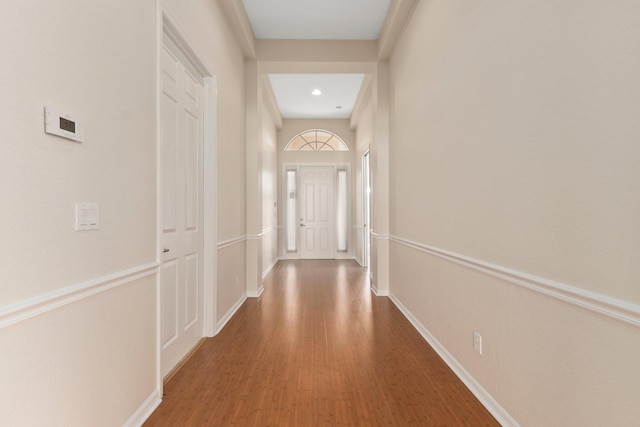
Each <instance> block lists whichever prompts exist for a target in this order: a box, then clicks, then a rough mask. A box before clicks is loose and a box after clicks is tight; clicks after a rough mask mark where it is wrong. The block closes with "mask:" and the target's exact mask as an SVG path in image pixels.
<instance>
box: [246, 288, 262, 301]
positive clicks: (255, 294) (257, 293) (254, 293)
mask: <svg viewBox="0 0 640 427" xmlns="http://www.w3.org/2000/svg"><path fill="white" fill-rule="evenodd" d="M263 292H264V286H262V285H260V289H258V290H257V291H251V292H247V298H259V297H260V295H262V293H263Z"/></svg>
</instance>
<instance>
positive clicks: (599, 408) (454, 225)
mask: <svg viewBox="0 0 640 427" xmlns="http://www.w3.org/2000/svg"><path fill="white" fill-rule="evenodd" d="M639 17H640V4H639V3H637V2H633V1H621V2H614V3H611V2H604V1H599V2H588V3H585V2H581V1H565V2H553V3H539V2H537V3H534V2H507V1H497V2H492V3H490V4H489V3H486V2H485V3H482V4H479V3H478V4H476V3H473V2H471V3H470V2H462V1H448V2H445V1H429V2H425V1H423V2H419V3H418V6H417V8H416V11H415V13H414V16H413V18H412V21H411V23H410V25H409V27H408V28H407V30H406V32H405V33H404V35H403V37H402V39H401V41H400V43H399V44H398V45H397V46H396V49H395V51H394V52H393V54H392V57H391V129H392V132H391V141H392V143H391V153H390V156H391V157H390V158H391V162H392V163H391V183H392V187H391V194H392V197H391V198H392V200H393V204H392V205H391V216H390V218H391V230H390V232H391V240H392V242H391V280H390V282H391V285H390V291H391V294H392V296H393V298H395V299H396V300H397V301H398V302H399V304H400V305H401V306H403V307H404V308H405V310H406V311H407V312H409V313H410V314H411V315H412V316H413V318H414V320H415V321H417V323H418V325H419V326H421V327H422V328H423V333H430V334H431V335H432V336H433V338H434V339H436V340H437V341H439V343H440V344H441V345H442V346H443V347H444V348H445V349H446V351H448V353H449V354H450V355H451V356H452V357H453V358H454V359H455V360H457V361H458V362H459V363H460V365H461V367H462V368H463V369H464V370H466V372H467V373H468V374H469V375H470V376H471V377H472V378H474V379H475V380H476V381H477V382H478V383H479V384H480V386H481V387H482V388H483V389H484V390H486V391H487V392H488V393H489V394H490V395H491V396H493V398H495V399H496V400H497V402H498V403H499V404H500V405H501V406H502V407H503V408H504V409H505V410H506V412H508V414H510V415H511V416H512V417H513V418H514V419H515V420H517V422H519V423H520V424H521V425H531V426H534V425H544V426H587V425H589V426H599V425H618V426H622V425H628V426H631V425H635V424H637V420H638V419H639V418H640V406H638V404H637V397H638V392H637V390H638V388H637V384H638V383H640V370H639V369H638V368H637V361H636V360H635V359H637V355H638V354H640V330H639V329H638V325H639V323H638V321H637V320H635V321H632V322H631V324H628V323H625V322H621V321H619V320H614V319H613V318H612V316H611V313H613V317H615V314H616V313H618V314H620V313H625V310H626V309H625V308H624V307H628V308H630V310H631V312H633V313H636V314H634V315H632V317H633V316H635V317H634V318H635V319H637V318H638V316H637V313H638V312H639V310H638V307H639V305H638V304H639V303H640V292H639V289H640V288H638V283H637V282H638V277H640V263H638V262H637V260H638V259H640V222H639V221H638V220H637V219H638V218H640V191H638V190H639V189H640V188H639V187H638V183H639V182H640V167H639V164H638V159H640V144H638V141H637V136H638V135H640V121H638V120H637V116H638V114H639V113H640V101H639V100H640V96H639V95H640V93H638V89H637V88H638V87H639V86H638V82H637V70H638V69H640V55H638V46H639V42H640V38H639V37H638V33H637V31H636V29H637V28H638V26H639V25H640V18H639ZM444 259H446V261H445V260H444ZM470 267H471V268H470ZM500 275H502V276H501V277H502V279H499V278H498V277H496V276H500ZM545 286H547V288H545ZM531 289H533V291H532V290H531ZM544 289H548V290H549V293H550V294H552V295H555V298H554V297H552V296H549V295H545V294H543V292H544V291H543V290H544ZM535 290H538V291H540V292H535ZM563 292H564V293H563ZM589 292H593V293H591V294H590V293H589ZM571 298H573V299H574V300H575V301H578V300H579V301H585V300H589V301H590V303H589V304H591V305H592V306H593V305H594V304H595V306H597V307H601V306H607V307H609V306H608V305H607V304H608V303H609V302H611V303H612V304H613V306H614V308H612V309H611V310H609V313H610V315H602V314H598V313H596V312H595V311H597V310H595V311H594V310H587V309H585V308H583V307H582V306H581V305H580V304H570V303H569V302H567V301H566V300H568V299H571ZM581 298H584V299H581ZM612 298H613V299H612ZM593 301H595V303H593V304H592V303H591V302H593ZM605 311H606V310H605ZM474 331H478V332H480V333H481V334H482V335H483V338H484V354H483V355H482V356H480V355H478V354H477V353H475V352H474V351H473V347H472V334H473V332H474Z"/></svg>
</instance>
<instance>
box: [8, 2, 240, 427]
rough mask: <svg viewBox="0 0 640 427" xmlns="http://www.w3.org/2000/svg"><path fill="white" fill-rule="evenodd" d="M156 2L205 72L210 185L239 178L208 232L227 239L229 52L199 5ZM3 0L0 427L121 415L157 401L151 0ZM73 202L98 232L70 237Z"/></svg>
mask: <svg viewBox="0 0 640 427" xmlns="http://www.w3.org/2000/svg"><path fill="white" fill-rule="evenodd" d="M165 3H166V4H167V5H168V9H169V10H170V12H171V14H172V15H173V17H174V18H175V20H176V22H177V23H178V24H179V26H180V27H181V29H183V30H184V33H185V35H186V36H187V38H188V39H189V41H190V42H191V43H192V44H193V45H194V47H195V48H196V50H197V51H198V52H199V53H200V54H201V55H202V57H203V58H202V59H203V60H204V61H205V62H207V64H209V65H211V66H212V68H213V69H214V71H215V73H216V76H217V79H218V103H219V104H220V105H224V106H225V108H220V109H218V118H217V119H218V120H217V121H218V132H217V141H218V179H219V182H234V183H238V184H239V185H238V186H237V187H236V188H229V187H225V186H219V188H218V202H217V203H218V206H220V208H219V209H218V236H219V239H220V240H221V241H224V240H228V239H231V238H234V237H236V236H243V235H244V234H245V229H244V145H243V140H244V102H243V84H244V82H243V58H242V55H241V53H240V52H239V49H238V47H237V45H236V43H235V41H234V39H233V37H232V35H231V33H230V32H229V31H228V29H227V28H226V27H225V23H224V20H223V19H222V16H221V14H220V12H219V11H218V9H217V6H216V5H215V2H211V1H205V0H199V1H193V2H187V3H183V2H178V1H175V0H167V1H166V2H165ZM4 6H5V9H6V10H4V11H3V13H2V15H1V16H0V24H1V25H2V27H3V37H2V38H0V47H1V48H2V51H3V52H5V54H6V58H5V60H4V61H2V64H1V65H0V82H2V83H1V84H2V89H1V91H0V92H1V93H2V103H0V129H1V130H2V132H3V137H2V139H1V140H0V145H1V146H2V156H0V181H1V182H2V183H3V184H2V186H1V187H0V198H1V199H2V205H3V208H2V209H0V224H2V225H0V227H2V230H1V232H0V235H1V236H2V238H1V239H0V240H1V244H0V256H2V262H1V263H0V278H1V279H0V280H1V282H2V286H0V383H2V384H3V387H2V391H0V401H1V402H2V403H0V424H2V425H66V426H74V425H78V426H86V425H96V426H98V425H123V424H125V423H127V422H131V423H134V424H135V423H137V422H139V421H141V420H142V419H143V418H144V415H145V412H146V411H148V410H150V409H152V408H153V405H154V404H155V403H156V402H157V401H158V399H159V398H160V397H161V396H160V395H159V394H158V392H159V389H158V386H159V384H158V383H157V366H156V361H157V358H156V357H157V354H156V349H157V347H156V267H155V265H156V259H157V254H156V220H155V219H156V197H155V195H156V179H155V178H156V161H155V159H156V117H155V114H156V40H155V38H156V28H157V27H156V24H157V23H156V18H157V15H156V2H154V1H151V0H147V1H142V2H127V1H120V0H116V1H115V3H114V2H111V3H108V4H107V3H104V2H97V1H93V0H89V1H87V2H83V3H82V4H76V3H74V4H71V3H70V2H65V1H63V2H44V3H43V2H38V3H37V4H35V3H29V2H26V3H25V2H16V1H12V0H10V1H9V3H7V4H5V5H4ZM44 106H49V107H51V108H54V109H58V110H60V111H62V112H68V113H72V114H74V115H75V116H76V117H77V118H79V119H80V120H82V122H83V124H84V127H85V137H86V140H85V142H83V143H81V144H79V143H75V142H71V141H67V140H64V139H61V138H57V137H54V136H50V135H47V134H45V133H44V132H43V110H42V108H43V107H44ZM75 202H97V203H98V204H99V207H100V230H97V231H91V232H75V231H74V203H75ZM241 246H242V245H241ZM224 250H225V249H222V250H221V251H222V252H224ZM228 258H229V259H225V258H224V254H223V255H222V256H221V259H223V260H224V261H225V262H224V263H221V264H220V268H219V269H218V277H219V280H218V281H219V284H218V294H219V295H218V310H217V312H218V317H219V318H220V317H221V316H223V315H224V314H225V312H226V311H225V310H228V309H229V308H231V307H232V306H233V304H234V303H235V302H236V301H237V300H238V299H240V298H241V297H242V296H243V295H244V290H243V289H242V287H241V286H235V284H234V283H233V282H234V280H233V279H235V277H236V276H240V279H241V280H242V279H243V268H244V256H243V252H242V251H240V253H239V254H234V256H232V257H228ZM227 277H231V278H232V279H231V281H230V282H228V281H227V280H226V279H227Z"/></svg>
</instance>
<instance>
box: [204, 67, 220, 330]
mask: <svg viewBox="0 0 640 427" xmlns="http://www.w3.org/2000/svg"><path fill="white" fill-rule="evenodd" d="M217 92H218V80H217V77H215V76H212V77H207V78H205V80H204V147H203V154H204V170H203V179H204V183H203V192H204V201H203V204H204V206H203V211H204V212H203V215H204V218H203V226H204V230H203V232H204V236H203V239H204V242H203V248H202V251H203V257H204V271H203V280H204V295H203V298H204V308H203V311H204V316H205V317H204V319H203V324H202V328H203V334H204V336H206V337H212V336H214V335H215V328H216V325H215V319H216V316H217V312H216V311H217V310H216V305H217V304H216V295H217V293H218V251H217V248H216V247H215V245H214V242H216V241H217V240H218V209H217V200H218V166H217V161H216V155H217V152H218V137H217V133H218V123H217V116H218V114H217V104H218V93H217Z"/></svg>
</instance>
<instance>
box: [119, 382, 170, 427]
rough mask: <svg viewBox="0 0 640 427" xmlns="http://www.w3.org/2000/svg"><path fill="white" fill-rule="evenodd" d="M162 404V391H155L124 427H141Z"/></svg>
mask: <svg viewBox="0 0 640 427" xmlns="http://www.w3.org/2000/svg"><path fill="white" fill-rule="evenodd" d="M161 402H162V391H161V390H160V389H158V388H157V389H155V390H154V391H153V393H151V395H150V396H149V397H148V398H147V400H145V401H144V403H143V404H142V405H140V407H139V408H138V409H137V410H136V412H134V413H133V415H131V416H130V417H129V419H128V420H127V421H125V423H124V424H123V427H140V426H141V425H142V424H144V422H145V421H146V420H147V418H149V417H150V416H151V414H152V413H153V411H155V410H156V408H157V407H158V406H159V405H160V403H161Z"/></svg>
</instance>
